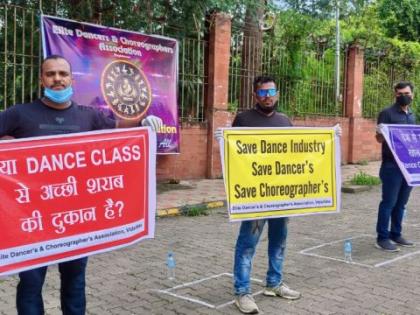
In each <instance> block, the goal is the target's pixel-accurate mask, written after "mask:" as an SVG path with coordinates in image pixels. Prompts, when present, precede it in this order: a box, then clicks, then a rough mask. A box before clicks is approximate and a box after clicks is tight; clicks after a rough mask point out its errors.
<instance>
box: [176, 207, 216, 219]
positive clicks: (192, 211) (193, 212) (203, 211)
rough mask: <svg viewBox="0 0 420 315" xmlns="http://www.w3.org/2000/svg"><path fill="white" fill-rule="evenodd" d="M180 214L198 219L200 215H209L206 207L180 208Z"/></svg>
mask: <svg viewBox="0 0 420 315" xmlns="http://www.w3.org/2000/svg"><path fill="white" fill-rule="evenodd" d="M181 213H182V214H183V215H185V216H187V217H198V216H200V215H209V212H208V209H207V206H206V205H199V206H190V207H188V206H186V207H182V208H181Z"/></svg>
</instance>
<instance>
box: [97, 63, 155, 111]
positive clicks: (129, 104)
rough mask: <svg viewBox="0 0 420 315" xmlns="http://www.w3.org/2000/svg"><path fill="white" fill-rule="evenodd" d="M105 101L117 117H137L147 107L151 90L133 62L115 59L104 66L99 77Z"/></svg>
mask: <svg viewBox="0 0 420 315" xmlns="http://www.w3.org/2000/svg"><path fill="white" fill-rule="evenodd" d="M101 88H102V94H103V97H104V99H105V102H106V103H107V104H108V106H109V107H110V108H111V109H112V111H113V112H114V113H115V114H116V115H118V116H119V117H122V118H125V119H137V118H139V117H141V116H142V115H143V114H144V113H145V112H146V111H147V109H148V108H149V106H150V102H151V100H152V92H151V89H150V85H149V82H148V81H147V78H146V76H145V75H144V73H143V72H142V71H141V70H140V68H139V67H137V66H136V65H135V64H133V63H131V62H128V61H125V60H116V61H113V62H111V63H110V64H108V65H107V66H106V67H105V70H104V71H103V72H102V78H101Z"/></svg>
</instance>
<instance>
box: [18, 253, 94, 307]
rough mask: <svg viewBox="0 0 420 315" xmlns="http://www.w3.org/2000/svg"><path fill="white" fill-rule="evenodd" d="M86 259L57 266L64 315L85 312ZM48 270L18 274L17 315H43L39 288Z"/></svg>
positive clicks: (43, 268) (34, 270)
mask: <svg viewBox="0 0 420 315" xmlns="http://www.w3.org/2000/svg"><path fill="white" fill-rule="evenodd" d="M87 261H88V259H87V257H85V258H80V259H76V260H72V261H68V262H64V263H60V264H58V270H59V271H60V278H61V291H60V297H61V309H62V311H63V315H84V314H85V312H86V295H85V274H86V265H87ZM46 274H47V267H41V268H37V269H32V270H28V271H24V272H21V273H19V278H20V281H19V284H18V286H17V294H16V307H17V311H18V314H19V315H42V314H44V303H43V301H42V286H43V284H44V281H45V276H46Z"/></svg>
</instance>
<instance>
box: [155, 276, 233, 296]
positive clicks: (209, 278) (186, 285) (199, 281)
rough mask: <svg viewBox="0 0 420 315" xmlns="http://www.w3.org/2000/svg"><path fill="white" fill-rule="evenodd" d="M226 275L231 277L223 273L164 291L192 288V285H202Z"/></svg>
mask: <svg viewBox="0 0 420 315" xmlns="http://www.w3.org/2000/svg"><path fill="white" fill-rule="evenodd" d="M225 275H227V276H229V274H228V273H221V274H218V275H214V276H210V277H207V278H202V279H198V280H195V281H191V282H186V283H183V284H179V285H177V286H174V287H172V288H169V289H166V290H163V291H166V292H169V291H172V290H177V289H179V288H184V287H188V286H191V285H194V284H197V283H201V282H203V281H207V280H211V279H214V278H218V277H220V276H225Z"/></svg>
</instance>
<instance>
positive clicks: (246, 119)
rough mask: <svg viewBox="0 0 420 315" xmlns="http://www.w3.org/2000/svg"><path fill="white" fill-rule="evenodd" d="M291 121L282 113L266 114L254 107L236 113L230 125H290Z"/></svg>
mask: <svg viewBox="0 0 420 315" xmlns="http://www.w3.org/2000/svg"><path fill="white" fill-rule="evenodd" d="M291 126H292V122H291V121H290V119H289V118H288V117H287V116H286V115H285V114H282V113H278V112H276V113H274V115H271V116H266V115H264V114H262V113H260V112H259V111H257V110H256V109H255V108H254V109H250V110H247V111H245V112H242V113H240V114H238V115H236V117H235V119H234V121H233V124H232V127H291Z"/></svg>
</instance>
